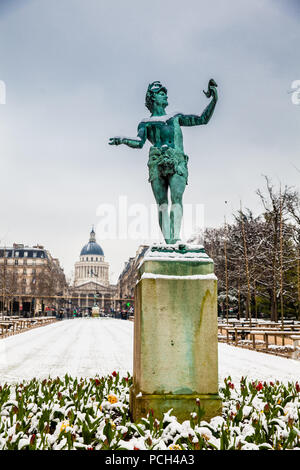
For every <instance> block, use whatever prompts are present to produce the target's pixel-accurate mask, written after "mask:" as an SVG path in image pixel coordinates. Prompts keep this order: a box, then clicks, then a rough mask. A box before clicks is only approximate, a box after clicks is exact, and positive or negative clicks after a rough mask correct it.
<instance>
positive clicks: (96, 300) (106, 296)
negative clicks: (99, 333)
mask: <svg viewBox="0 0 300 470" xmlns="http://www.w3.org/2000/svg"><path fill="white" fill-rule="evenodd" d="M74 272H75V277H74V285H73V288H72V289H71V301H72V305H74V306H75V307H78V308H79V309H80V310H81V311H84V313H90V312H91V309H92V307H93V306H94V305H97V306H98V307H99V308H100V310H102V311H103V312H107V313H109V312H110V311H111V309H114V308H115V295H116V286H113V285H111V284H110V282H109V263H107V262H106V261H105V257H104V252H103V249H102V248H101V246H100V245H99V244H98V243H97V241H96V234H95V231H94V229H92V231H91V233H90V238H89V241H88V243H87V244H86V245H84V247H83V248H82V250H81V252H80V255H79V261H77V262H76V263H75V270H74Z"/></svg>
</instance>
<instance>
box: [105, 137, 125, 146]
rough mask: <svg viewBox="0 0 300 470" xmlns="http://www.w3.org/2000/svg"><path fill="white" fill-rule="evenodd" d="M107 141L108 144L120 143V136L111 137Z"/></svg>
mask: <svg viewBox="0 0 300 470" xmlns="http://www.w3.org/2000/svg"><path fill="white" fill-rule="evenodd" d="M108 143H109V145H121V144H122V139H121V137H111V138H110V139H109V142H108Z"/></svg>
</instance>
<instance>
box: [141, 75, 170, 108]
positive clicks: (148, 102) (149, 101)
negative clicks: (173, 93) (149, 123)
mask: <svg viewBox="0 0 300 470" xmlns="http://www.w3.org/2000/svg"><path fill="white" fill-rule="evenodd" d="M162 89H163V90H165V91H166V92H167V89H166V87H164V86H163V85H162V84H161V83H160V82H159V81H156V82H152V83H150V84H149V86H148V89H147V93H146V98H145V106H146V108H148V109H149V111H150V113H152V111H153V95H154V94H155V93H158V92H159V91H160V90H162Z"/></svg>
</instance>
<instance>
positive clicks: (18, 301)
mask: <svg viewBox="0 0 300 470" xmlns="http://www.w3.org/2000/svg"><path fill="white" fill-rule="evenodd" d="M66 289H67V283H66V279H65V275H64V271H63V269H62V268H61V266H60V264H59V261H58V259H57V258H53V257H52V256H51V254H50V252H49V251H48V250H46V249H45V248H44V246H42V245H36V246H32V247H30V246H25V245H23V244H18V243H14V244H13V246H12V247H2V248H0V311H1V312H13V313H19V314H21V313H22V314H30V313H31V314H36V313H38V312H44V311H45V310H47V309H50V308H56V309H57V308H58V307H59V306H60V304H61V302H60V301H59V299H60V297H61V298H63V296H64V295H65V294H66Z"/></svg>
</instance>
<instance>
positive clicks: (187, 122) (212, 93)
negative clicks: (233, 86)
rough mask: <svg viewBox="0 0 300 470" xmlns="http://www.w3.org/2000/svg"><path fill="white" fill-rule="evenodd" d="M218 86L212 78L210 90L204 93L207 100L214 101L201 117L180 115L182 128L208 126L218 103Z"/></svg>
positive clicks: (209, 85) (209, 84)
mask: <svg viewBox="0 0 300 470" xmlns="http://www.w3.org/2000/svg"><path fill="white" fill-rule="evenodd" d="M217 86H218V85H217V84H216V82H215V81H214V79H213V78H211V79H210V80H209V82H208V90H207V91H204V90H203V93H204V94H205V96H207V98H211V97H212V100H211V102H210V103H209V105H208V106H207V107H206V108H205V110H204V111H203V113H202V114H201V115H197V114H180V117H179V124H180V125H181V126H200V125H202V124H207V123H208V122H209V120H210V118H211V117H212V115H213V112H214V110H215V107H216V104H217V101H218V92H217Z"/></svg>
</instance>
